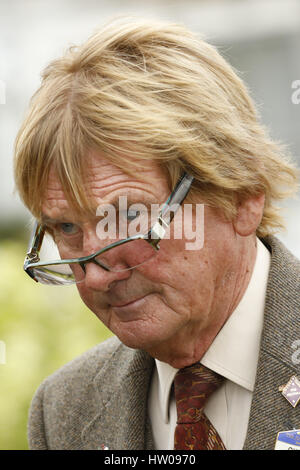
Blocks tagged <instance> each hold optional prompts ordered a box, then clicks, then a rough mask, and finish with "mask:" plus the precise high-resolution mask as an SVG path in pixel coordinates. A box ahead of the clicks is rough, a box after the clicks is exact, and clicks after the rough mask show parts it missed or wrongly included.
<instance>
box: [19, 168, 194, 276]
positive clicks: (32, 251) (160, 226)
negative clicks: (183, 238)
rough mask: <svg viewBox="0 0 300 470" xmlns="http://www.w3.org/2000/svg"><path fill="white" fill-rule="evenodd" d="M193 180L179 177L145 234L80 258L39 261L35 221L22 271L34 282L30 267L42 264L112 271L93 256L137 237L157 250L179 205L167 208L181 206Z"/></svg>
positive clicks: (41, 231)
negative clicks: (91, 266) (92, 266)
mask: <svg viewBox="0 0 300 470" xmlns="http://www.w3.org/2000/svg"><path fill="white" fill-rule="evenodd" d="M193 180H194V177H193V176H191V175H189V174H188V173H184V174H183V175H182V176H181V177H180V179H179V180H178V182H177V184H176V185H175V188H174V189H173V191H172V192H171V194H170V196H169V197H168V199H167V200H166V202H165V203H164V204H163V207H162V209H161V210H160V211H159V214H158V216H157V220H156V222H155V223H154V225H153V226H152V227H151V228H150V230H149V231H148V232H147V233H146V234H143V235H141V234H137V235H133V236H132V237H128V238H123V239H122V240H118V241H117V242H114V243H111V244H110V245H107V246H106V247H104V248H102V249H101V250H99V251H97V252H96V253H93V254H91V255H88V256H83V257H80V258H71V259H64V260H56V261H49V262H48V263H45V262H41V261H40V258H39V252H40V249H41V246H42V242H43V239H44V235H45V230H44V228H43V224H40V223H39V222H38V221H35V223H34V227H33V229H32V234H31V237H30V241H29V244H28V250H27V253H26V257H25V260H24V265H23V269H24V271H25V272H26V273H27V274H28V275H29V276H30V277H31V278H32V279H33V280H35V281H36V282H39V281H38V280H37V279H36V278H35V276H34V274H33V273H32V271H31V269H32V268H37V267H43V266H57V265H62V264H75V263H77V264H79V265H80V266H81V268H82V269H83V271H84V272H85V265H86V264H87V263H90V262H93V263H95V264H96V265H97V266H100V267H101V268H103V269H104V270H105V271H108V272H112V270H111V269H110V268H109V267H108V266H106V265H105V264H104V263H101V262H100V261H99V260H96V259H95V258H96V257H97V256H99V255H101V254H103V253H105V252H107V251H109V250H111V249H112V248H115V247H117V246H121V245H123V244H125V243H129V242H131V241H133V240H138V239H141V240H145V241H146V242H147V243H149V244H150V245H151V246H153V248H154V249H155V250H156V251H159V249H160V246H159V242H160V241H161V240H162V239H163V237H164V236H165V233H166V230H167V228H168V227H169V225H170V224H171V222H172V220H173V218H174V216H175V214H176V212H177V210H178V208H179V207H178V208H177V210H176V211H170V210H169V208H170V207H171V206H172V204H174V203H175V204H176V203H177V204H178V206H181V204H182V203H183V201H184V199H185V198H186V196H187V194H188V192H189V191H190V188H191V185H192V182H193ZM182 188H183V192H182V194H181V190H182ZM175 201H176V202H175ZM168 213H169V214H170V217H169V218H168V220H166V215H167V214H168ZM153 235H154V237H153ZM135 267H137V266H134V267H132V268H129V269H128V270H130V269H134V268H135Z"/></svg>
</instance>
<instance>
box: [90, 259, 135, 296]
mask: <svg viewBox="0 0 300 470" xmlns="http://www.w3.org/2000/svg"><path fill="white" fill-rule="evenodd" d="M130 276H131V270H128V271H119V272H112V271H105V270H104V269H103V268H101V267H100V266H97V265H96V264H94V263H87V264H86V265H85V279H84V284H85V287H86V288H88V289H91V290H94V291H98V292H107V291H108V290H109V289H110V287H111V284H112V283H113V282H117V281H122V280H125V279H128V278H129V277H130Z"/></svg>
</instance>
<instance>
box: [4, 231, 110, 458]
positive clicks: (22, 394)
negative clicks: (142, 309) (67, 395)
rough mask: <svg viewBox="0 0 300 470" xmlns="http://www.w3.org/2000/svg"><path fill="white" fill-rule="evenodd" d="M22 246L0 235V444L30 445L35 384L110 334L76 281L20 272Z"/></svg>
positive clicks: (17, 446) (21, 447) (11, 445)
mask: <svg viewBox="0 0 300 470" xmlns="http://www.w3.org/2000/svg"><path fill="white" fill-rule="evenodd" d="M26 248H27V245H26V243H24V242H22V241H21V240H18V239H16V238H15V239H14V238H11V239H4V237H2V240H1V241H0V262H1V283H0V342H2V346H3V342H4V344H5V349H6V363H5V364H1V360H0V450H4V449H5V450H11V449H16V450H19V449H28V443H27V430H26V425H27V416H28V410H29V406H30V402H31V399H32V397H33V394H34V392H35V390H36V389H37V387H38V386H39V384H40V383H41V382H42V380H43V379H44V378H45V377H47V376H48V375H49V374H51V373H53V372H54V371H55V370H57V369H58V368H59V367H61V366H62V365H63V364H65V363H66V362H68V361H70V360H72V359H73V358H75V357H76V356H78V355H80V354H81V353H82V352H84V351H86V350H87V349H89V348H90V347H93V346H94V345H95V344H97V343H100V342H102V341H104V340H105V339H106V338H108V337H109V336H111V332H110V331H109V330H108V329H106V328H105V327H104V326H103V325H102V323H101V322H100V321H99V320H98V319H97V318H96V316H95V315H93V313H92V312H91V311H90V310H88V309H87V307H85V305H84V304H83V302H82V301H81V299H80V297H79V294H78V293H77V290H76V287H74V286H67V287H62V286H58V287H55V286H43V285H41V284H38V283H35V282H34V281H32V280H31V279H30V278H29V276H27V275H26V274H25V273H24V271H23V269H22V267H23V261H24V256H25V251H26ZM0 344H1V343H0ZM0 359H1V358H0Z"/></svg>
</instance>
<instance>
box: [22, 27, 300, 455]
mask: <svg viewBox="0 0 300 470" xmlns="http://www.w3.org/2000/svg"><path fill="white" fill-rule="evenodd" d="M15 175H16V182H17V187H18V189H19V192H20V195H21V197H22V199H23V201H24V203H25V204H26V205H27V207H29V209H30V210H31V212H32V214H33V215H34V216H35V218H36V219H37V224H36V231H35V233H34V237H33V241H32V244H31V248H30V250H29V252H28V256H27V258H26V262H25V269H26V271H27V273H28V274H29V275H30V276H31V277H33V278H34V279H35V280H37V281H39V282H44V283H49V284H68V283H70V282H76V283H77V287H78V291H79V294H80V296H81V298H82V300H83V301H84V302H85V303H86V305H87V306H88V307H89V308H90V309H91V311H92V312H93V313H95V315H97V317H98V318H99V319H100V320H101V321H102V322H103V323H104V324H105V325H106V326H107V327H108V328H110V330H111V331H112V332H113V333H114V335H115V337H113V338H112V339H110V340H108V341H107V342H105V343H103V344H100V345H98V346H96V347H94V348H93V349H92V350H90V351H88V352H86V353H85V354H83V355H82V356H80V357H79V358H76V359H75V360H73V361H72V362H71V363H69V364H67V365H66V366H64V367H63V368H62V369H60V370H59V371H57V372H56V373H54V374H53V375H52V376H51V377H48V378H47V379H46V380H45V381H44V382H43V383H42V385H41V386H40V387H39V389H38V391H37V393H36V395H35V397H34V399H33V402H32V405H31V410H30V418H29V444H30V447H31V448H32V449H102V448H103V449H104V448H109V449H111V450H112V449H173V448H174V433H175V435H176V436H175V441H176V443H175V448H176V449H180V448H181V449H185V448H186V447H185V445H186V446H188V448H189V449H198V448H204V449H206V448H208V449H209V448H222V449H223V448H226V449H242V448H245V449H273V448H274V446H275V440H276V434H277V433H278V432H279V431H287V430H291V429H293V428H296V429H298V428H299V422H300V421H299V420H300V406H299V407H298V408H297V407H295V408H294V405H293V406H291V404H290V403H289V401H288V400H287V399H286V398H285V397H284V396H282V393H281V391H279V387H281V386H284V385H285V384H287V383H288V382H289V380H290V379H291V378H292V377H294V376H295V377H296V376H297V374H298V377H299V366H297V364H295V362H297V361H293V360H292V358H291V356H292V353H293V349H292V348H293V346H292V345H293V344H295V343H294V342H295V341H297V340H298V339H299V337H300V331H299V326H298V324H299V322H298V317H299V298H300V296H299V279H300V265H299V261H297V260H296V259H295V258H294V257H293V256H292V254H291V253H289V252H288V250H287V249H286V248H285V247H284V246H283V245H282V244H281V243H280V242H279V241H278V240H277V239H276V238H275V237H274V236H273V235H272V233H273V232H274V231H276V230H278V229H279V228H281V227H282V222H281V219H280V217H279V214H278V210H277V209H276V200H278V199H280V198H283V197H285V196H287V195H288V194H291V193H292V190H293V189H294V188H295V182H296V171H295V169H294V167H293V166H292V164H291V163H289V162H288V160H287V158H286V157H285V156H284V155H283V153H282V151H281V149H280V148H279V147H278V146H277V145H276V144H275V143H273V142H272V141H271V140H270V139H269V137H268V136H267V135H266V133H265V131H264V130H263V128H262V127H261V126H260V124H259V123H258V120H257V116H256V112H255V109H254V106H253V104H252V101H251V99H250V98H249V96H248V94H247V91H246V89H245V87H244V85H243V83H242V82H241V80H240V79H239V78H238V77H237V76H236V74H235V73H234V72H233V70H232V69H231V67H230V66H229V65H228V64H227V63H226V62H225V61H224V59H222V57H221V56H220V55H219V54H218V52H217V51H216V50H215V49H214V48H213V47H212V46H210V45H208V44H207V43H205V42H204V41H202V40H199V39H197V38H195V36H194V35H193V34H192V33H190V32H188V31H187V30H186V29H185V28H183V27H181V26H178V25H172V24H163V23H155V22H150V21H136V20H128V19H123V20H122V21H116V22H112V23H111V24H109V25H107V26H106V27H105V28H103V29H102V30H100V31H99V32H97V33H96V34H94V35H93V36H92V37H91V38H90V39H89V40H88V41H86V42H85V43H84V44H83V45H82V46H80V47H78V48H71V50H70V51H68V52H67V53H66V55H65V56H64V57H62V58H61V59H58V60H56V61H54V62H52V63H51V64H50V65H49V66H48V67H47V69H46V70H45V72H44V74H43V81H42V84H41V87H40V89H39V90H38V91H37V93H36V94H35V96H34V97H33V100H32V102H31V105H30V109H29V112H28V116H27V117H26V119H25V121H24V123H23V125H22V128H21V129H20V132H19V134H18V137H17V141H16V164H15ZM122 198H125V199H126V203H128V204H127V206H128V209H126V210H125V217H124V211H122V210H121V208H120V206H121V205H122V204H121V202H122V201H124V199H122ZM120 201H121V202H120ZM173 203H174V204H173ZM172 204H173V205H174V207H173V208H171V206H172ZM127 206H126V207H127ZM152 206H155V207H157V208H158V209H157V211H156V213H155V214H154V216H153V217H152V215H151V223H150V222H149V220H150V219H149V218H148V215H149V210H150V209H149V208H150V207H152ZM111 207H114V208H116V212H115V213H113V212H112V215H113V216H114V215H116V214H117V216H116V217H111V219H109V218H108V219H107V218H106V217H107V213H108V212H109V210H110V208H111ZM140 207H142V208H143V207H145V208H146V210H145V214H146V215H147V217H146V218H145V219H144V218H143V216H142V215H141V214H143V210H142V209H140ZM191 207H192V210H190V208H191ZM137 208H138V209H137ZM121 213H122V217H120V214H121ZM173 217H174V218H173ZM145 220H146V223H145V224H144V221H145ZM103 221H104V222H105V224H107V227H108V228H107V227H106V228H107V230H106V233H107V232H109V233H110V235H111V236H110V237H107V239H105V233H104V232H105V230H103V227H104V225H105V224H102V222H103ZM124 221H125V225H124V224H123V222H124ZM137 221H138V223H137ZM176 221H177V222H176ZM178 221H179V222H181V226H180V227H179V228H181V235H182V236H177V235H178V233H177V232H176V230H177V228H178V227H175V223H178ZM199 221H201V224H199ZM110 222H113V229H112V230H111V226H110V225H109V223H110ZM132 222H134V223H135V224H136V225H135V227H136V228H137V225H139V227H140V228H141V226H143V230H140V232H138V229H137V231H136V233H132V232H131V233H128V229H129V228H131V229H132V226H131V225H130V224H131V223H132ZM99 224H100V225H99ZM101 224H102V225H101ZM122 224H123V225H122ZM116 225H117V227H116ZM124 227H125V229H126V230H125V235H122V234H123V232H124V230H123V229H124ZM187 228H188V229H189V230H187ZM100 229H101V230H100ZM110 230H111V232H110ZM48 232H49V233H50V235H52V238H53V239H54V241H55V245H56V247H57V249H58V251H59V256H60V258H59V259H57V258H56V256H55V255H53V256H52V258H51V257H50V255H49V253H48V254H47V256H46V257H45V258H44V259H42V255H41V252H42V247H43V244H44V243H45V237H44V234H45V233H46V234H47V233H48ZM179 232H180V231H179ZM199 233H200V234H201V235H200V236H199V237H198V235H199ZM191 234H194V235H195V237H194V238H195V239H196V240H194V242H195V244H193V243H191V240H192V237H191ZM179 235H180V234H179ZM197 237H198V238H197ZM127 238H128V240H127ZM124 239H125V240H126V242H124ZM43 240H44V241H43ZM189 243H190V245H189ZM158 248H160V249H158ZM66 260H67V261H66ZM49 289H51V288H50V287H49ZM199 363H200V368H202V369H201V370H204V371H205V374H212V375H213V376H214V377H215V378H217V379H216V380H217V381H219V380H220V386H219V387H218V389H216V390H215V391H214V393H212V394H211V395H210V397H209V398H208V399H207V401H206V402H205V404H203V406H202V405H201V406H200V405H195V408H193V407H192V408H188V411H189V413H192V414H193V413H194V412H195V413H196V415H198V418H197V419H198V421H197V424H196V425H195V427H193V428H192V431H191V432H190V438H191V439H192V440H193V443H192V444H190V443H189V442H188V440H187V439H188V438H187V437H186V435H184V436H183V437H178V436H179V434H177V428H178V429H179V428H180V429H181V430H183V428H184V427H186V426H185V425H184V426H181V427H180V425H178V426H176V420H178V422H179V423H180V419H178V415H179V412H180V411H179V408H177V406H180V405H178V403H176V400H177V402H178V401H180V400H178V396H179V395H180V393H181V392H182V389H181V388H179V391H178V388H177V385H176V384H177V382H176V380H177V379H176V377H179V376H180V374H181V373H185V371H189V372H190V371H191V370H194V367H196V373H197V374H200V372H199V370H200V369H197V368H198V367H199ZM194 365H195V366H194ZM190 366H192V368H191V367H190ZM179 369H180V371H179V372H178V374H177V371H178V370H179ZM293 380H297V379H296V378H295V379H293ZM184 381H185V379H184V380H183V382H184ZM201 381H202V378H201ZM183 382H181V384H180V387H181V386H182V383H183ZM192 382H194V381H193V380H192V381H191V383H192ZM196 382H197V381H196ZM297 383H298V382H296V384H297ZM201 387H206V385H205V384H204V382H201ZM174 389H175V393H174ZM201 390H202V391H201V394H202V396H204V392H203V390H204V388H202V389H201ZM280 390H282V388H281V389H280ZM284 391H285V389H284ZM202 392H203V393H202ZM185 393H186V392H185ZM205 393H206V392H205ZM188 394H189V392H187V395H188ZM201 394H200V395H201ZM175 398H176V400H175ZM184 400H186V398H185V397H184ZM191 410H192V412H191ZM198 425H199V426H200V428H201V429H200V431H199V429H198V427H199V426H198ZM192 426H194V424H192ZM196 428H197V429H196ZM186 429H187V427H186ZM189 429H190V428H189ZM180 432H181V431H180ZM184 432H185V431H184ZM196 434H197V436H198V435H199V436H200V435H201V436H202V437H201V438H198V437H195V436H196ZM211 436H213V439H212V438H211ZM181 439H183V443H180V440H181ZM197 439H198V440H199V439H200V440H201V445H200V444H199V442H197ZM202 440H203V442H204V444H203V443H202ZM210 440H213V444H211V443H210Z"/></svg>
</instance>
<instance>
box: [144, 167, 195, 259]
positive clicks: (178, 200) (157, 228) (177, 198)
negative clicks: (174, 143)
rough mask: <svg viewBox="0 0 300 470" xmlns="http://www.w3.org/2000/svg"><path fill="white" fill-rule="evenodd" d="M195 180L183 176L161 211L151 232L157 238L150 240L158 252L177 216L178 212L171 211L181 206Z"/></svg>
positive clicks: (185, 175)
mask: <svg viewBox="0 0 300 470" xmlns="http://www.w3.org/2000/svg"><path fill="white" fill-rule="evenodd" d="M193 179H194V177H193V176H191V175H189V174H187V173H184V174H183V176H182V178H181V180H180V181H179V182H178V183H177V185H176V187H175V188H174V190H173V191H172V193H171V195H170V197H169V198H168V200H167V201H166V202H165V204H164V206H163V208H162V210H161V211H160V214H159V216H158V220H157V222H156V223H155V224H154V226H153V227H152V229H151V230H150V232H149V235H150V234H151V233H154V234H155V235H156V236H155V238H152V237H151V236H150V238H149V239H148V240H149V243H150V244H151V245H152V246H153V247H154V248H156V249H157V250H158V249H159V245H158V243H159V242H160V240H161V239H162V238H163V237H164V235H165V232H166V230H167V228H168V226H169V225H170V223H171V222H172V220H173V218H174V216H175V213H176V210H175V211H174V210H171V209H172V206H174V205H175V204H178V205H179V206H180V205H181V204H182V202H183V201H184V199H185V197H186V195H187V193H188V192H189V189H190V187H191V184H192V182H193Z"/></svg>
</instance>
